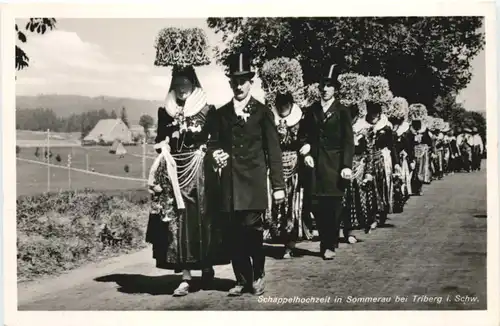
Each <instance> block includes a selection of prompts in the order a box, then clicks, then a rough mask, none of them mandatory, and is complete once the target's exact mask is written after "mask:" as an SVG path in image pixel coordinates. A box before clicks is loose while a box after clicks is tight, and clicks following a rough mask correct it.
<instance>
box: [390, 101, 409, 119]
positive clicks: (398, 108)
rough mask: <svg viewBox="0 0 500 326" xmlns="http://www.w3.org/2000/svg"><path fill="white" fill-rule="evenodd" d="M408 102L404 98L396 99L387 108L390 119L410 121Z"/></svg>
mask: <svg viewBox="0 0 500 326" xmlns="http://www.w3.org/2000/svg"><path fill="white" fill-rule="evenodd" d="M408 111H409V110H408V101H406V99H405V98H404V97H394V98H393V99H392V101H391V104H390V105H389V106H388V108H387V112H386V115H387V117H388V118H395V119H403V120H404V121H406V120H408Z"/></svg>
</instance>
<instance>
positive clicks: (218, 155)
mask: <svg viewBox="0 0 500 326" xmlns="http://www.w3.org/2000/svg"><path fill="white" fill-rule="evenodd" d="M213 158H214V161H215V165H216V167H217V168H224V167H225V166H226V165H227V160H228V158H229V154H227V153H225V152H224V151H223V150H222V149H217V150H215V151H214V153H213Z"/></svg>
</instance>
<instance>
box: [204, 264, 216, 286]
mask: <svg viewBox="0 0 500 326" xmlns="http://www.w3.org/2000/svg"><path fill="white" fill-rule="evenodd" d="M214 278H215V271H214V269H213V268H212V267H210V268H207V269H203V270H202V271H201V287H202V288H203V289H204V290H206V289H208V288H209V287H210V285H211V283H212V281H213V280H214Z"/></svg>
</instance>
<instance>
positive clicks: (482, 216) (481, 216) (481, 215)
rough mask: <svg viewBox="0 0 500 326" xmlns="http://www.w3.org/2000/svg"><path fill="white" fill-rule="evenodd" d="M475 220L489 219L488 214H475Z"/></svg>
mask: <svg viewBox="0 0 500 326" xmlns="http://www.w3.org/2000/svg"><path fill="white" fill-rule="evenodd" d="M474 217H475V218H488V216H487V215H486V214H474Z"/></svg>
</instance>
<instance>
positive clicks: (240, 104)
mask: <svg viewBox="0 0 500 326" xmlns="http://www.w3.org/2000/svg"><path fill="white" fill-rule="evenodd" d="M251 97H252V96H251V95H250V94H248V95H247V97H245V99H243V100H242V101H238V100H237V99H235V98H234V97H233V106H234V111H235V112H236V113H237V114H238V113H241V112H242V111H243V109H244V108H245V107H246V106H247V104H248V102H249V101H250V98H251Z"/></svg>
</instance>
